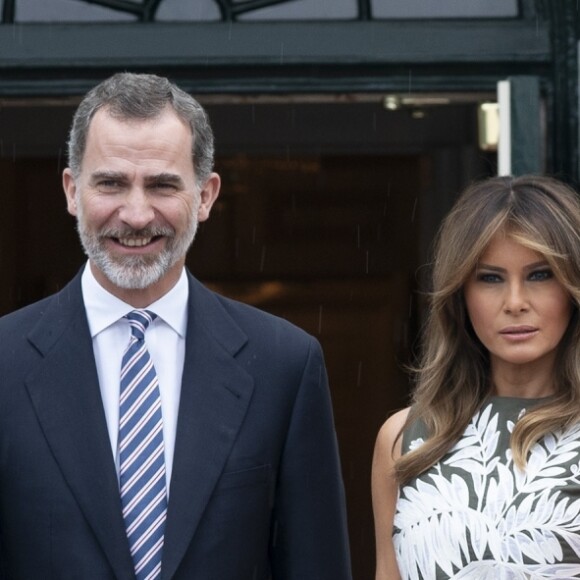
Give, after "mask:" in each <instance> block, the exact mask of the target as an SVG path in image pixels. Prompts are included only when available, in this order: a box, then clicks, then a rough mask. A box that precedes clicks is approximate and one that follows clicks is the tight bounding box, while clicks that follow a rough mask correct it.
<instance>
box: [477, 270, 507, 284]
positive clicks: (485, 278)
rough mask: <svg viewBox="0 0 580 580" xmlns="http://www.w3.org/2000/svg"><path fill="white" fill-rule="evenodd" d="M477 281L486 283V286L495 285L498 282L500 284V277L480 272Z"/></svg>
mask: <svg viewBox="0 0 580 580" xmlns="http://www.w3.org/2000/svg"><path fill="white" fill-rule="evenodd" d="M477 279H478V280H479V281H480V282H486V283H488V284H497V283H498V282H501V281H502V279H501V276H499V274H489V273H487V274H486V273H484V272H481V273H480V274H478V276H477Z"/></svg>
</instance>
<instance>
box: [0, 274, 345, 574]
mask: <svg viewBox="0 0 580 580" xmlns="http://www.w3.org/2000/svg"><path fill="white" fill-rule="evenodd" d="M189 286H190V298H189V319H188V326H187V338H186V354H185V366H184V372H183V382H182V388H181V399H180V406H179V416H178V424H177V435H176V442H175V456H174V463H173V474H172V480H171V488H170V496H169V506H168V515H167V525H166V531H165V544H164V549H163V565H162V578H163V580H170V579H171V580H185V579H187V580H230V579H231V580H266V579H274V580H279V579H285V580H294V579H296V580H298V579H300V580H317V579H320V580H343V579H344V580H348V579H350V578H351V573H350V563H349V555H348V542H347V535H346V523H345V519H346V518H345V509H344V491H343V486H342V480H341V474H340V467H339V462H338V454H337V446H336V438H335V432H334V426H333V420H332V412H331V405H330V399H329V392H328V386H327V380H326V373H325V368H324V362H323V358H322V353H321V349H320V346H319V344H318V342H317V341H316V340H315V339H314V338H312V337H311V336H309V335H307V334H306V333H304V332H303V331H301V330H299V329H298V328H296V327H295V326H292V325H291V324H289V323H288V322H285V321H283V320H281V319H279V318H276V317H274V316H271V315H268V314H266V313H263V312H261V311H259V310H256V309H254V308H252V307H249V306H247V305H243V304H240V303H238V302H235V301H232V300H228V299H226V298H223V297H221V296H219V295H217V294H215V293H213V292H211V291H210V290H208V289H207V288H205V287H204V286H202V285H201V284H200V283H199V282H197V281H196V280H195V279H194V278H193V277H192V276H190V275H189ZM0 558H1V562H0V566H1V571H0V579H2V580H4V579H18V580H43V579H51V580H68V579H70V580H73V579H74V580H93V579H94V580H108V579H111V580H112V579H117V580H131V579H133V578H134V573H133V565H132V561H131V557H130V554H129V546H128V542H127V538H126V536H125V531H124V524H123V520H122V516H121V504H120V499H119V490H118V483H117V476H116V472H115V465H114V460H113V456H112V453H111V447H110V442H109V437H108V434H107V426H106V421H105V415H104V411H103V404H102V401H101V395H100V389H99V384H98V379H97V371H96V367H95V361H94V356H93V349H92V341H91V337H90V334H89V329H88V324H87V318H86V314H85V309H84V304H83V300H82V294H81V286H80V275H79V276H77V277H76V278H75V279H74V280H73V281H72V282H71V283H70V284H69V285H68V286H66V287H65V288H64V289H63V290H62V291H60V292H59V293H58V294H55V295H54V296H51V297H49V298H47V299H45V300H42V301H40V302H37V303H35V304H33V305H31V306H28V307H26V308H23V309H21V310H19V311H17V312H14V313H12V314H9V315H7V316H5V317H3V318H1V319H0Z"/></svg>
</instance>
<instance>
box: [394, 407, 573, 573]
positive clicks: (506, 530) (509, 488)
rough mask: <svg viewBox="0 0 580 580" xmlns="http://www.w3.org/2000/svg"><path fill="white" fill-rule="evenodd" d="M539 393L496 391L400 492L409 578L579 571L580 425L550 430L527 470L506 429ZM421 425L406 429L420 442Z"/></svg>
mask: <svg viewBox="0 0 580 580" xmlns="http://www.w3.org/2000/svg"><path fill="white" fill-rule="evenodd" d="M538 402H539V401H538V400H537V399H516V398H508V397H494V398H491V399H490V400H489V401H488V402H486V403H485V404H484V406H483V407H482V409H481V411H480V412H478V413H477V414H476V415H475V416H474V417H473V419H472V420H471V422H470V424H469V425H468V427H467V429H466V430H465V433H464V434H463V437H462V438H461V440H460V441H459V442H458V443H457V445H455V447H453V449H452V450H451V451H450V452H449V453H448V454H447V455H446V456H445V457H444V458H443V459H442V460H441V461H439V463H437V464H436V465H434V466H433V467H432V468H431V469H429V470H428V471H426V472H424V473H422V474H421V475H420V476H419V477H417V478H415V479H414V480H413V481H411V482H410V483H409V484H407V485H405V486H403V487H402V488H401V490H400V493H399V498H398V501H397V509H396V514H395V521H394V524H395V529H394V532H393V541H394V544H395V549H396V552H397V559H398V564H399V569H400V571H401V576H402V578H403V579H404V580H407V579H417V580H419V579H421V580H443V579H450V578H452V579H454V580H459V579H469V580H512V579H513V580H516V579H518V580H519V579H522V580H524V579H525V580H536V579H538V580H539V579H545V578H580V425H577V426H575V427H573V428H571V429H569V430H567V431H566V432H560V433H553V434H550V435H547V436H546V437H544V438H543V439H542V440H541V441H539V442H538V443H537V444H536V445H535V446H534V447H533V449H532V452H531V454H530V457H529V461H528V465H527V468H526V470H525V472H522V471H520V470H519V469H517V468H516V467H515V466H514V463H513V460H512V457H511V451H510V449H509V437H510V433H511V431H512V430H513V427H514V424H515V422H516V421H517V420H518V418H519V417H520V416H521V415H522V414H523V413H525V411H526V408H528V409H529V408H531V407H532V406H533V405H535V404H537V403H538ZM425 435H426V434H425V429H424V426H423V425H420V424H417V425H415V426H412V427H411V428H410V429H408V430H407V431H406V432H405V433H404V436H403V453H405V452H407V451H409V450H410V449H414V448H416V447H417V446H419V445H421V443H422V442H423V440H424V437H425Z"/></svg>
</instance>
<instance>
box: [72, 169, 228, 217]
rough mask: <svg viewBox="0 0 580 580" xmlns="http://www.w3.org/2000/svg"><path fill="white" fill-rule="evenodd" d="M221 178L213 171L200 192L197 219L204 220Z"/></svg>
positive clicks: (213, 200) (215, 195)
mask: <svg viewBox="0 0 580 580" xmlns="http://www.w3.org/2000/svg"><path fill="white" fill-rule="evenodd" d="M220 185H221V179H220V176H219V175H218V174H217V173H211V174H210V176H209V177H208V179H207V181H206V182H205V184H204V185H203V188H202V190H201V192H200V198H201V200H200V204H199V209H198V210H197V220H198V221H199V222H204V221H205V220H206V219H207V218H208V217H209V212H210V211H211V208H212V206H213V204H214V203H215V200H216V199H217V198H218V195H219V193H220ZM69 211H70V210H69Z"/></svg>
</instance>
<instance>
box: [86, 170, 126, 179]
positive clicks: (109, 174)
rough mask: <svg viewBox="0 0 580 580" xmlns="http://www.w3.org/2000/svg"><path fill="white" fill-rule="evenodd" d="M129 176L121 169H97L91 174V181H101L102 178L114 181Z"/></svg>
mask: <svg viewBox="0 0 580 580" xmlns="http://www.w3.org/2000/svg"><path fill="white" fill-rule="evenodd" d="M126 178H127V176H126V175H125V174H124V173H123V172H121V171H95V172H94V173H92V174H91V181H93V182H94V181H99V180H101V179H112V180H114V181H123V180H125V179H126Z"/></svg>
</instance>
